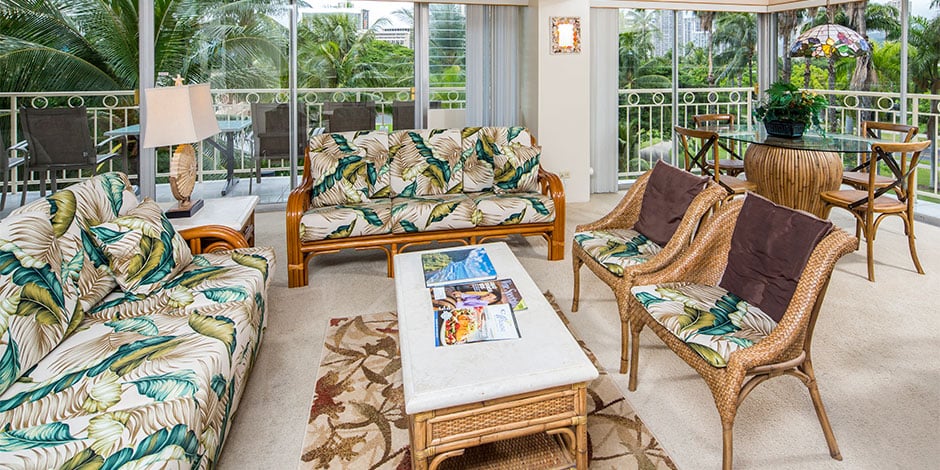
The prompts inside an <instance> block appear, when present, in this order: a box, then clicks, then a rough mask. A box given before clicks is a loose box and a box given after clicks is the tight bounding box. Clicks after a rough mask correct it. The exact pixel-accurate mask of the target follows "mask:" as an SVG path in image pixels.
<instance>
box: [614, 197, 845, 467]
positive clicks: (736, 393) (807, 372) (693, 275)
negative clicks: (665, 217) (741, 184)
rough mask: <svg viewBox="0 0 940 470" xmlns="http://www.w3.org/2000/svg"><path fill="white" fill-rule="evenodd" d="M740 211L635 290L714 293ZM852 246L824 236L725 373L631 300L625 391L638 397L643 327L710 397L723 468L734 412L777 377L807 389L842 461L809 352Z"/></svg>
mask: <svg viewBox="0 0 940 470" xmlns="http://www.w3.org/2000/svg"><path fill="white" fill-rule="evenodd" d="M743 203H744V201H743V199H739V200H735V201H732V202H729V203H727V204H723V205H722V207H721V208H719V209H718V211H717V212H716V213H715V214H714V216H712V217H710V218H709V219H708V220H707V221H706V223H705V224H704V226H703V228H702V231H701V233H700V234H699V235H698V236H697V237H696V238H695V240H693V241H692V245H691V246H690V247H689V248H688V250H685V251H684V252H683V253H682V254H681V255H680V256H679V257H678V258H677V259H676V260H675V261H674V262H673V263H671V264H669V265H668V266H666V267H665V268H664V269H662V270H660V271H657V272H655V273H649V274H643V275H640V276H637V278H636V280H635V282H636V284H637V285H651V284H662V283H667V282H692V283H698V284H705V285H717V284H718V282H719V281H720V279H721V276H722V274H723V273H724V270H725V267H726V266H727V262H728V252H729V251H730V247H731V236H732V234H733V233H734V227H735V225H736V223H737V218H738V215H739V213H740V211H741V206H742V205H743ZM857 245H858V239H856V238H855V237H853V236H851V235H849V234H848V233H846V232H845V231H844V230H842V229H840V228H834V229H833V230H832V231H831V232H830V233H829V234H828V235H826V237H825V238H823V240H822V241H821V242H820V243H819V244H818V245H817V246H816V248H815V249H814V250H813V252H812V254H811V255H810V258H809V261H808V262H807V263H806V267H805V268H804V269H803V273H802V275H801V277H800V280H799V282H798V284H797V286H796V291H795V292H794V294H793V297H792V299H791V300H790V304H789V306H788V307H787V310H786V312H785V313H784V314H783V317H782V318H781V320H780V322H779V323H778V324H777V327H776V328H774V330H773V331H772V332H771V333H770V334H769V335H768V336H767V337H765V338H764V339H763V340H761V341H760V342H759V343H757V344H755V345H754V346H751V347H749V348H745V349H741V350H738V351H735V352H733V353H731V355H730V357H729V358H728V362H727V366H726V367H724V368H718V367H714V366H712V365H711V364H709V363H708V362H706V361H705V359H703V358H702V357H701V356H699V355H698V354H697V353H696V352H695V351H694V350H693V349H692V348H690V347H689V346H688V345H687V344H685V343H684V342H682V341H681V340H679V339H678V338H677V337H676V336H675V335H674V334H672V333H671V332H670V331H668V330H667V329H666V328H664V327H663V326H662V325H660V324H659V322H657V321H656V320H655V319H654V318H653V317H652V316H651V315H650V314H649V313H647V312H646V310H645V309H644V308H643V306H642V304H640V303H639V302H638V301H637V300H636V299H635V298H631V300H630V306H629V309H630V317H631V318H632V319H634V321H635V323H633V324H631V335H632V337H631V348H630V377H629V390H630V391H635V390H636V385H637V368H638V359H639V337H640V333H641V331H642V330H643V327H645V326H648V327H650V329H651V330H652V331H653V332H654V333H655V334H656V335H657V336H658V337H659V338H660V339H661V340H662V341H663V343H665V345H666V346H667V347H669V349H671V350H672V351H673V352H674V353H675V354H676V355H677V356H678V357H679V358H680V359H682V360H683V361H685V362H686V363H687V364H689V365H690V366H691V367H692V368H693V369H695V371H696V372H698V373H699V375H701V376H702V378H703V379H704V380H705V383H706V384H707V385H708V388H709V389H710V390H711V392H712V396H713V398H714V401H715V406H716V407H717V408H718V414H719V416H720V418H721V425H722V441H723V450H722V468H724V469H730V468H732V463H733V454H732V449H733V446H732V442H733V433H732V428H733V426H734V418H735V415H736V414H737V411H738V407H739V406H740V405H741V403H742V401H743V400H744V399H745V398H746V397H747V395H748V394H749V393H750V392H751V390H753V389H754V387H756V386H757V385H759V384H760V383H762V382H764V381H766V380H768V379H771V378H773V377H777V376H780V375H792V376H794V377H797V378H798V379H800V381H801V382H803V384H804V385H805V386H806V387H807V389H808V390H809V394H810V397H811V398H812V401H813V407H814V408H815V411H816V415H817V418H818V419H819V423H820V425H821V426H822V429H823V434H824V436H825V438H826V443H827V444H828V446H829V453H830V455H831V456H832V458H834V459H836V460H842V456H841V454H840V452H839V447H838V444H837V443H836V439H835V435H834V434H833V432H832V426H831V425H830V423H829V418H828V417H827V415H826V410H825V408H824V407H823V403H822V399H821V397H820V395H819V389H818V388H817V385H816V376H815V373H814V371H813V364H812V354H811V345H812V338H813V330H814V328H815V325H816V319H817V318H818V315H819V309H820V306H821V305H822V303H823V299H824V298H825V294H826V289H827V287H828V284H829V278H830V276H831V275H832V270H833V268H834V267H835V264H836V262H837V261H838V260H839V258H841V257H842V256H844V255H845V254H847V253H849V252H851V251H853V250H855V247H856V246H857ZM749 377H750V378H749Z"/></svg>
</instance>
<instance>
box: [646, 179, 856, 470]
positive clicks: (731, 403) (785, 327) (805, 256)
mask: <svg viewBox="0 0 940 470" xmlns="http://www.w3.org/2000/svg"><path fill="white" fill-rule="evenodd" d="M768 225H772V227H773V229H771V230H768ZM857 244H858V240H857V239H856V238H854V237H852V236H851V235H849V234H848V233H846V232H845V231H844V230H841V229H839V228H833V227H832V224H831V222H829V221H825V220H822V219H819V218H817V217H815V216H813V215H811V214H808V213H806V212H802V211H796V210H794V209H790V208H788V207H785V206H779V205H776V204H773V203H772V202H770V201H768V200H766V199H764V198H762V197H760V196H757V195H755V194H754V193H750V194H748V195H747V196H746V197H744V198H739V199H736V200H734V201H731V202H728V203H725V204H723V205H722V206H721V208H719V209H718V211H716V213H715V214H714V215H713V216H712V217H710V218H709V219H708V220H707V221H706V223H705V224H704V226H703V228H702V231H701V233H699V234H698V235H696V238H695V240H693V241H692V244H691V246H690V247H689V248H688V249H687V250H685V251H684V252H683V253H681V254H680V255H679V256H678V257H677V258H676V260H675V261H673V262H672V263H670V264H669V265H667V266H666V267H665V268H663V269H662V270H661V271H657V272H655V273H650V274H643V275H640V276H637V278H636V280H635V284H636V286H637V287H634V288H633V289H632V292H633V297H634V298H633V299H631V301H630V307H629V311H630V313H629V314H630V316H631V317H632V318H634V319H636V322H635V324H634V325H633V327H632V328H631V335H632V336H631V338H630V340H631V347H630V376H629V390H630V391H635V390H636V384H637V368H638V356H639V340H640V332H641V331H642V329H643V328H644V327H646V326H648V327H649V328H650V329H651V330H652V331H653V333H655V334H656V336H658V337H659V338H660V339H661V340H662V342H663V343H664V344H665V345H666V346H667V347H668V348H669V349H670V350H672V352H674V353H675V354H676V355H677V356H678V357H679V358H680V359H682V360H683V361H685V362H686V363H687V364H689V366H691V367H692V368H693V369H695V371H696V372H698V373H699V375H701V376H702V378H704V379H705V382H706V384H707V385H708V388H709V389H710V391H711V393H712V397H713V398H714V402H715V406H716V407H717V408H718V414H719V416H720V418H721V426H722V441H723V451H722V467H723V468H724V469H730V468H731V467H732V462H733V458H732V429H733V426H734V419H735V415H736V414H737V411H738V407H739V406H740V404H741V402H742V401H743V400H744V399H745V398H746V397H747V395H748V394H749V393H750V392H751V390H753V389H754V387H756V386H757V385H759V384H760V383H762V382H764V381H766V380H768V379H771V378H773V377H777V376H779V375H784V374H786V375H792V376H794V377H796V378H798V379H800V381H802V382H803V384H804V385H806V387H807V388H808V389H809V394H810V397H811V399H812V401H813V406H814V408H815V410H816V415H817V417H818V418H819V423H820V425H821V426H822V429H823V434H824V435H825V438H826V443H827V444H828V445H829V454H830V455H831V456H832V458H834V459H836V460H842V456H841V454H840V453H839V447H838V444H837V443H836V439H835V436H834V434H833V432H832V427H831V426H830V424H829V418H828V417H827V416H826V410H825V408H823V403H822V399H821V398H820V395H819V389H818V388H817V385H816V376H815V373H814V371H813V364H812V357H811V344H812V339H813V330H814V327H815V325H816V319H817V317H818V315H819V309H820V306H821V305H822V304H823V298H824V297H825V293H826V288H827V287H828V285H829V278H830V275H831V274H832V269H833V267H834V266H835V264H836V261H838V260H839V258H841V257H842V256H843V255H845V254H846V253H848V252H851V251H852V250H854V249H855V247H856V246H857ZM649 370H650V371H651V373H655V372H654V371H655V370H656V369H654V368H651V369H649ZM748 377H750V378H748ZM678 385H679V384H676V386H678Z"/></svg>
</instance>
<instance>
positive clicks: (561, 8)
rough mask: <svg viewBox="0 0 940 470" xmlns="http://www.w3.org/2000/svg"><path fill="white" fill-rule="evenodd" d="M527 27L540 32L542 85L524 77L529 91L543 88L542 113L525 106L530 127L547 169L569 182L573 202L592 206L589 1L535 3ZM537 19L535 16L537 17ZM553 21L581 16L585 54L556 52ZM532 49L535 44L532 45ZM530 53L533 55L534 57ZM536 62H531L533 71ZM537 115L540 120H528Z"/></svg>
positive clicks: (542, 0) (539, 106)
mask: <svg viewBox="0 0 940 470" xmlns="http://www.w3.org/2000/svg"><path fill="white" fill-rule="evenodd" d="M528 9H529V10H537V11H535V12H529V13H528V14H527V19H526V21H527V23H526V26H531V20H532V19H533V18H534V19H536V22H537V28H532V29H530V30H528V31H527V36H530V37H531V36H532V33H534V32H535V31H533V30H535V29H537V32H538V35H537V38H538V41H537V45H536V46H537V49H538V52H537V59H538V64H537V70H538V73H537V75H536V76H537V77H538V78H537V80H532V79H531V78H530V76H529V75H525V74H524V75H523V79H524V80H528V81H524V82H523V86H524V87H525V86H533V85H534V84H537V87H538V97H537V109H533V107H532V103H524V105H525V111H524V117H525V118H526V122H525V124H526V125H527V126H528V127H529V128H530V129H533V130H534V132H535V135H536V137H537V138H538V140H539V144H540V145H541V146H542V165H543V166H544V167H545V168H546V169H547V170H549V171H552V172H554V173H556V174H558V175H559V176H562V179H563V181H564V183H565V197H566V199H567V201H568V202H587V201H588V200H589V199H590V181H591V175H590V147H591V90H590V87H591V75H590V70H591V43H590V28H591V25H590V18H591V15H590V13H591V10H590V6H589V2H587V1H584V0H539V1H538V2H531V3H530V6H529V8H528ZM533 14H534V16H530V15H533ZM552 16H579V17H581V53H580V54H551V53H550V49H551V47H550V40H549V34H550V18H551V17H552ZM526 46H527V47H531V44H528V43H527V44H526ZM534 49H535V48H532V50H529V49H527V50H526V52H527V53H532V52H533V50H534ZM530 64H531V61H529V62H527V66H528V65H530ZM531 112H535V113H536V116H537V118H536V120H535V121H532V120H531V119H528V117H529V116H530V114H529V113H531Z"/></svg>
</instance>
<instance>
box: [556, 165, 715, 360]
mask: <svg viewBox="0 0 940 470" xmlns="http://www.w3.org/2000/svg"><path fill="white" fill-rule="evenodd" d="M651 174H652V171H648V172H646V173H644V174H643V175H642V176H640V177H639V178H638V179H637V180H636V182H635V183H633V186H631V187H630V190H629V191H627V194H626V195H625V196H624V197H623V199H621V200H620V203H619V204H617V206H616V207H615V208H614V209H613V210H611V211H610V213H609V214H607V215H605V216H604V217H602V218H601V219H599V220H597V221H595V222H591V223H588V224H583V225H578V226H577V228H576V229H575V235H576V237H577V235H578V233H583V232H593V231H609V230H616V229H632V228H633V227H634V225H636V223H637V220H638V219H639V216H640V208H641V206H642V204H643V195H644V193H645V191H646V187H647V182H648V181H649V178H650V175H651ZM725 196H726V192H725V190H724V188H722V187H721V186H719V185H718V184H716V183H714V182H712V181H709V182H708V184H707V185H706V187H705V189H703V190H702V192H700V193H699V194H698V196H696V197H695V199H693V200H692V203H691V204H690V205H689V208H688V210H687V211H686V213H685V216H684V217H683V219H682V221H681V222H680V223H679V226H678V228H676V231H675V234H673V236H672V239H670V241H669V243H667V244H666V245H665V246H663V247H662V251H659V252H658V253H656V254H654V255H652V256H650V257H649V258H648V259H646V260H645V261H644V262H642V264H635V265H633V266H628V267H625V268H623V272H622V274H621V275H618V274H620V273H618V274H615V273H614V272H612V271H611V270H610V269H609V268H608V267H607V266H606V265H605V264H603V263H601V262H599V261H598V260H597V259H596V258H595V257H594V256H592V255H591V254H590V253H588V252H587V251H586V250H585V249H584V248H583V247H582V246H581V244H580V243H578V242H577V239H576V240H575V242H573V243H572V244H571V260H572V263H573V268H574V292H573V295H572V300H571V311H572V312H577V311H578V303H579V299H580V295H581V274H580V273H581V266H582V265H585V264H586V265H587V267H588V269H590V270H591V271H592V272H593V273H594V274H595V275H596V276H597V277H598V278H599V279H600V280H601V281H603V282H604V283H605V284H607V286H608V287H610V289H611V290H612V291H613V292H614V296H615V297H616V299H617V306H618V310H619V313H620V322H621V356H620V372H621V373H626V371H627V361H626V359H627V346H628V344H627V340H628V338H629V337H630V331H629V324H630V319H629V317H628V316H627V312H628V311H627V305H628V301H629V299H630V298H632V296H631V295H630V288H631V287H633V285H634V279H635V277H636V276H637V275H639V274H641V273H646V272H652V271H656V270H658V269H662V267H663V266H665V265H666V264H668V263H669V262H670V261H672V260H673V258H675V257H676V255H678V254H679V252H680V251H681V250H682V249H684V248H686V247H688V245H689V240H691V239H692V234H693V233H695V230H696V228H697V227H698V225H699V222H700V221H701V220H702V218H703V217H704V216H705V215H706V213H708V211H709V210H710V209H711V208H712V207H714V206H715V204H717V203H719V202H720V201H721V200H722V199H724V198H725Z"/></svg>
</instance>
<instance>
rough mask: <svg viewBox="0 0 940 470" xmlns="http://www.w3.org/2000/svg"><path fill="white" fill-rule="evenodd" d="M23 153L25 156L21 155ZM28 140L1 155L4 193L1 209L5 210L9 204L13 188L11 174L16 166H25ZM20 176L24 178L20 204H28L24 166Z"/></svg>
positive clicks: (0, 199)
mask: <svg viewBox="0 0 940 470" xmlns="http://www.w3.org/2000/svg"><path fill="white" fill-rule="evenodd" d="M20 155H23V156H20ZM25 155H26V142H20V143H19V144H17V145H14V146H12V147H10V148H8V149H7V151H6V152H3V155H2V156H0V171H3V189H2V191H3V195H2V196H0V210H3V208H4V207H6V205H7V192H8V191H10V190H12V189H13V188H12V187H11V186H10V174H11V173H12V172H13V169H14V168H17V167H20V166H24V165H25V163H26V156H25ZM20 177H21V179H22V180H23V186H22V188H23V190H22V191H21V193H22V195H21V197H20V199H21V201H20V205H21V206H22V205H24V204H26V169H25V168H23V169H21V170H20Z"/></svg>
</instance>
